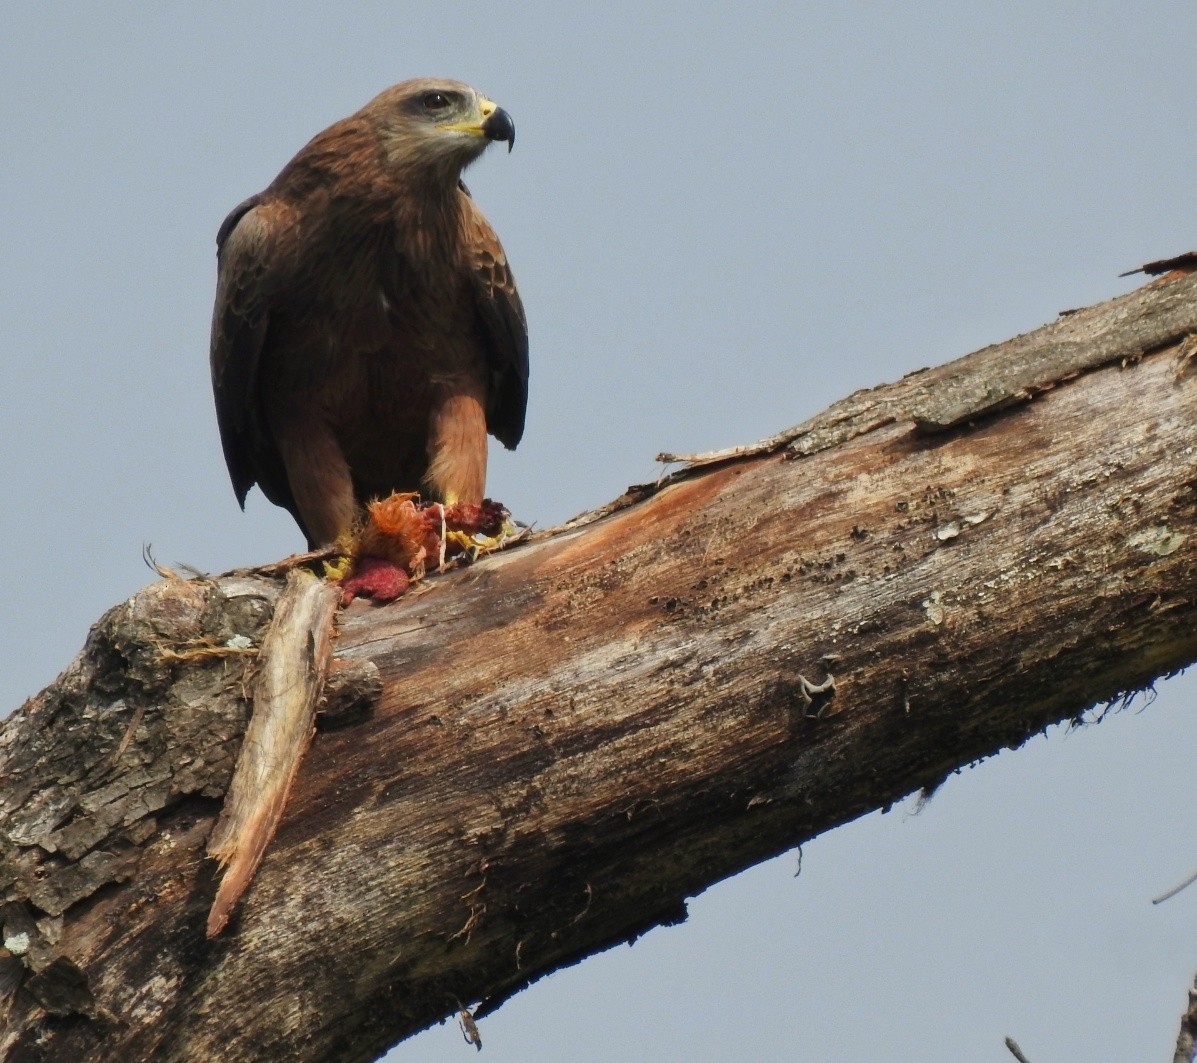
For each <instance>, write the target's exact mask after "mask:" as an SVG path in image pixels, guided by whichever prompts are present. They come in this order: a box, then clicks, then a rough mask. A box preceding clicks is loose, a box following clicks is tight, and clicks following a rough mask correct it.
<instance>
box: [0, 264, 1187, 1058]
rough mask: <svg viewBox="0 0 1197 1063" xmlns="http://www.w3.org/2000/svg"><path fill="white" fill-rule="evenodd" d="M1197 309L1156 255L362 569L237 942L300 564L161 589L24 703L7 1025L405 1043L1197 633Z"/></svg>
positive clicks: (308, 1043)
mask: <svg viewBox="0 0 1197 1063" xmlns="http://www.w3.org/2000/svg"><path fill="white" fill-rule="evenodd" d="M1192 334H1197V280H1195V279H1194V278H1191V277H1182V278H1175V277H1169V278H1164V279H1162V280H1160V281H1156V282H1154V283H1153V284H1151V285H1148V286H1147V287H1146V288H1143V289H1140V290H1139V291H1137V292H1134V293H1131V294H1130V295H1127V296H1124V297H1121V298H1119V299H1116V300H1112V301H1111V302H1109V303H1105V304H1102V305H1100V306H1098V307H1094V308H1091V309H1088V310H1084V311H1079V312H1076V313H1073V314H1069V315H1068V316H1066V317H1063V318H1062V319H1061V320H1059V321H1057V322H1055V323H1054V324H1052V325H1049V326H1047V327H1045V328H1043V329H1040V330H1038V331H1037V332H1034V333H1031V334H1029V335H1026V336H1022V337H1019V338H1017V339H1015V340H1012V341H1010V342H1009V343H1007V344H1002V345H999V346H996V347H991V348H987V349H986V350H983V351H980V352H977V353H976V354H973V355H970V356H968V357H967V358H964V359H961V360H960V361H958V362H955V363H952V364H950V365H948V366H943V367H940V368H938V369H933V370H926V371H922V372H920V373H917V374H913V375H912V376H909V377H907V378H905V379H904V380H902V381H899V382H898V383H896V384H893V385H889V386H886V387H882V388H877V389H874V390H871V391H866V392H861V393H858V394H856V395H853V396H851V397H849V398H848V399H845V400H844V401H842V402H840V403H837V404H836V405H835V406H833V407H831V408H830V409H829V410H828V411H826V412H825V413H824V414H823V415H821V416H820V417H818V418H815V419H813V420H812V421H810V422H807V423H806V424H804V425H801V426H799V427H798V428H796V429H792V430H790V431H789V432H786V433H781V434H779V435H778V436H775V437H773V438H772V439H770V440H767V441H764V442H763V443H762V444H761V445H758V446H755V447H750V448H744V449H742V450H739V451H737V452H735V453H730V454H727V453H724V454H718V455H714V456H710V457H708V458H704V459H702V460H700V461H699V462H697V463H695V464H694V465H692V466H687V467H686V468H683V469H681V470H678V471H677V472H675V473H673V474H672V475H670V476H667V477H665V478H664V479H663V480H662V482H661V483H659V484H656V485H647V486H644V487H640V488H635V489H632V490H630V491H629V492H628V493H627V494H626V495H625V496H623V498H621V499H618V500H616V501H615V502H613V503H612V504H610V505H609V506H607V507H604V508H603V509H602V510H599V511H596V512H595V513H593V514H589V515H586V516H584V517H583V518H579V519H578V520H575V521H573V522H571V523H570V524H569V525H566V526H565V528H563V529H559V530H557V531H556V532H554V533H546V534H542V535H540V536H537V537H534V539H533V541H532V542H531V543H529V544H527V545H523V546H520V547H519V548H517V549H513V550H510V551H507V552H504V553H503V554H500V555H498V556H495V557H491V558H487V559H485V560H483V561H482V562H480V563H478V564H477V565H475V566H474V567H472V568H467V569H464V570H460V571H457V572H453V573H449V574H448V575H446V576H443V577H440V578H436V579H432V580H429V581H427V582H426V583H423V584H421V585H418V587H417V588H416V589H415V590H414V591H413V592H412V593H410V594H409V595H408V596H407V597H406V598H404V599H402V600H401V601H400V602H398V603H396V604H395V605H393V606H389V607H387V608H384V609H375V608H371V607H369V606H364V605H354V606H353V607H351V608H349V609H348V610H346V611H345V612H343V613H342V614H341V617H340V624H339V633H338V636H337V639H336V641H335V643H334V662H333V671H332V672H330V675H337V674H340V673H344V674H347V675H355V674H356V675H358V676H359V679H360V681H358V682H352V683H348V684H342V685H341V686H340V687H339V689H338V691H337V692H335V693H334V696H333V699H332V700H333V701H334V702H335V703H336V707H337V709H338V716H337V722H338V725H339V726H338V727H337V728H336V729H335V730H334V729H325V730H324V731H323V732H322V733H319V734H318V735H317V737H316V739H315V741H314V742H313V744H312V746H311V749H310V750H309V752H308V754H307V758H306V760H305V761H304V762H303V764H302V766H301V767H300V770H299V773H298V777H297V778H296V779H295V782H294V786H293V789H292V792H291V796H290V799H289V802H288V805H287V808H286V810H285V812H284V815H283V820H282V823H281V826H280V828H279V832H278V835H277V837H276V838H275V840H274V842H273V844H272V845H271V847H270V848H269V849H268V850H267V851H266V854H265V858H264V859H263V861H262V863H261V866H260V867H259V869H258V872H257V876H256V878H255V879H254V880H253V882H252V883H251V885H250V887H249V889H248V891H247V892H246V894H245V896H244V898H243V899H242V901H241V903H240V905H239V907H238V909H237V911H236V912H235V913H234V915H233V917H232V919H231V921H230V923H229V926H228V929H227V930H226V931H225V932H224V935H223V936H221V937H220V938H217V939H215V940H213V941H207V940H205V937H204V925H205V919H206V916H207V911H208V907H209V905H210V904H211V901H212V897H213V895H214V893H215V889H216V882H215V876H214V873H213V867H212V864H211V862H210V861H207V860H205V859H204V851H205V843H206V841H207V839H208V836H209V833H210V832H211V829H212V826H213V823H214V821H215V819H216V816H217V815H218V813H219V809H220V802H219V800H218V799H219V798H221V797H222V796H223V795H224V793H225V791H226V790H227V788H228V786H229V780H230V777H231V774H232V766H233V762H234V759H235V757H236V754H237V750H238V748H239V745H240V741H241V736H242V733H243V731H244V728H245V721H246V708H245V704H246V690H247V688H248V684H249V683H250V681H251V671H252V663H251V662H252V659H251V658H249V657H247V656H246V655H245V654H243V653H237V652H234V649H235V647H238V646H242V645H244V642H245V640H246V639H248V640H250V642H251V643H252V644H255V645H256V644H260V642H261V639H262V637H263V634H264V631H265V626H266V624H267V622H268V620H269V615H270V612H271V609H272V606H273V603H274V601H275V599H276V598H277V596H278V588H279V584H278V582H277V581H275V580H273V579H269V578H264V577H261V576H254V575H250V574H245V573H241V574H233V575H230V576H225V577H221V578H219V579H211V580H209V579H194V580H188V581H185V580H179V579H174V580H166V581H163V582H160V583H157V584H154V585H153V586H151V587H149V588H147V589H146V590H144V591H142V592H141V593H140V594H138V595H136V596H135V597H134V598H133V599H131V600H130V601H129V602H126V603H124V604H123V605H121V606H118V607H117V608H115V609H114V610H112V611H111V612H110V613H109V614H107V616H105V617H104V618H103V619H102V620H101V621H100V622H99V623H98V624H97V625H96V627H95V628H94V629H93V631H92V634H91V635H90V637H89V639H88V643H87V645H86V646H85V648H84V650H83V652H82V653H81V654H80V656H79V657H78V658H77V659H76V661H75V662H74V663H73V664H72V665H71V667H70V668H69V669H68V670H67V672H66V673H64V675H63V676H62V677H61V678H60V679H59V680H58V681H57V682H56V683H55V684H54V685H53V686H51V687H50V688H48V689H47V690H46V691H44V692H43V693H42V694H40V695H39V696H38V697H36V698H34V699H32V700H31V701H30V702H28V703H27V704H26V705H25V706H24V707H23V708H22V710H21V711H20V712H18V713H17V714H15V715H14V716H13V717H12V718H11V719H10V720H9V721H8V722H7V723H6V724H5V725H4V728H3V730H2V731H0V779H3V780H4V783H3V789H0V824H3V826H0V889H2V890H3V891H4V900H5V902H6V907H5V908H4V909H3V911H2V913H0V918H2V919H3V922H4V940H5V942H6V945H7V953H0V1012H4V1011H6V1012H7V1023H6V1025H5V1026H4V1027H3V1028H2V1029H0V1059H3V1060H18V1059H28V1058H32V1057H33V1055H34V1054H35V1053H36V1052H38V1051H49V1052H50V1053H51V1054H53V1053H58V1054H59V1055H61V1056H63V1057H66V1056H67V1055H68V1054H70V1055H71V1056H73V1057H74V1058H77V1059H79V1060H88V1061H90V1060H109V1059H112V1060H116V1059H131V1058H150V1057H153V1058H155V1059H162V1060H186V1059H197V1058H222V1059H225V1060H234V1061H235V1060H248V1059H295V1060H330V1059H337V1060H359V1059H369V1058H372V1057H373V1056H374V1055H376V1054H377V1053H379V1052H381V1051H382V1050H383V1049H384V1048H386V1047H387V1046H388V1045H390V1044H392V1043H393V1042H394V1041H396V1040H397V1039H399V1038H401V1037H403V1036H406V1035H407V1034H409V1033H412V1032H414V1031H416V1030H419V1029H421V1028H423V1027H425V1026H427V1025H429V1024H430V1023H432V1022H434V1021H436V1020H437V1019H439V1018H441V1017H442V1016H445V1015H448V1014H453V1013H457V1012H459V1010H460V1008H461V1004H463V1003H470V1002H474V1001H483V1002H484V1003H483V1005H482V1007H481V1008H480V1009H479V1014H484V1013H485V1012H486V1011H487V1010H489V1009H491V1008H493V1007H494V1006H496V1005H497V1004H498V1003H500V1002H501V1001H502V1000H504V999H505V998H506V997H507V996H509V995H510V994H511V993H513V992H515V991H517V990H518V989H519V988H521V987H522V986H524V985H526V984H527V983H528V982H530V981H531V980H533V979H535V978H537V977H540V976H541V975H543V974H545V973H547V972H549V971H551V970H554V969H556V968H558V967H560V966H562V965H564V964H568V963H572V962H575V961H576V960H578V959H580V958H582V957H584V956H586V955H588V954H590V953H592V952H594V951H597V950H599V949H602V948H605V947H607V946H609V945H611V944H612V943H615V942H619V941H625V940H628V939H630V938H633V937H635V936H636V935H638V934H640V933H643V932H644V930H646V929H647V928H649V927H651V926H654V925H657V924H661V923H670V922H677V921H679V920H681V919H683V918H684V916H685V904H684V898H686V897H687V896H690V895H692V894H694V893H696V892H698V891H700V890H702V889H704V888H705V887H706V886H708V885H710V884H711V883H713V882H715V881H717V880H719V879H721V878H724V877H726V876H728V875H731V874H734V873H735V872H736V871H738V870H740V869H742V868H744V867H747V866H749V865H750V864H753V863H755V862H757V861H759V860H762V859H765V858H767V857H769V856H772V855H774V854H776V853H778V852H781V851H784V850H785V849H788V848H791V847H793V846H795V845H798V844H800V843H801V842H802V841H804V840H806V839H808V838H811V837H813V836H814V835H816V834H819V833H820V832H822V831H825V830H828V829H830V828H832V827H834V826H836V825H838V824H840V823H844V822H846V821H848V820H850V819H853V818H855V817H856V816H858V815H861V814H863V813H865V812H867V811H870V810H872V809H875V808H878V807H884V806H887V805H888V804H890V803H892V802H894V801H896V800H898V799H900V798H901V797H902V796H903V795H905V794H907V793H909V792H911V791H912V790H916V789H918V788H925V789H931V788H934V787H935V786H937V785H938V784H939V782H940V781H941V780H942V779H943V778H944V777H945V775H947V774H949V773H951V772H952V771H955V770H956V769H958V768H959V767H960V766H962V765H965V764H968V763H970V762H971V761H974V760H976V759H977V758H980V757H984V756H987V755H989V754H992V753H994V752H996V751H997V750H999V749H1002V748H1004V747H1007V746H1017V745H1019V744H1021V743H1022V742H1023V741H1025V740H1026V739H1027V738H1028V737H1029V736H1031V735H1033V734H1035V733H1037V732H1039V731H1041V730H1042V729H1043V728H1044V727H1046V726H1048V725H1049V724H1051V723H1053V722H1056V721H1061V720H1069V719H1074V718H1077V717H1079V716H1080V715H1081V714H1082V713H1084V712H1085V710H1086V709H1088V708H1089V707H1090V706H1092V705H1094V704H1102V703H1110V702H1114V701H1118V700H1119V699H1121V698H1124V697H1126V696H1128V694H1129V692H1132V691H1134V690H1136V689H1139V688H1141V687H1143V686H1144V685H1146V684H1149V683H1150V682H1151V680H1152V679H1153V678H1154V677H1156V676H1159V675H1162V674H1165V673H1168V672H1170V671H1173V670H1176V669H1178V668H1180V667H1182V666H1184V665H1185V664H1187V663H1189V662H1191V661H1193V660H1194V659H1195V658H1197V623H1195V622H1194V621H1195V619H1197V593H1195V590H1197V535H1195V534H1194V532H1195V531H1197V528H1195V520H1197V470H1195V461H1194V455H1197V419H1195V418H1194V417H1193V416H1192V410H1193V399H1194V390H1195V389H1197V382H1194V380H1193V376H1192V374H1191V373H1190V372H1189V361H1190V352H1191V346H1190V342H1189V337H1190V335H1192ZM372 667H373V668H376V669H377V677H372V676H371V674H370V669H371V668H372ZM362 676H365V677H366V678H364V679H361V677H362ZM832 678H833V679H834V684H831V683H828V680H829V679H832ZM372 684H373V686H372ZM379 691H380V692H379Z"/></svg>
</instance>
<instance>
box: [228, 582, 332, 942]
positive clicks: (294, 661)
mask: <svg viewBox="0 0 1197 1063" xmlns="http://www.w3.org/2000/svg"><path fill="white" fill-rule="evenodd" d="M338 598H339V593H338V591H337V588H336V587H335V586H334V585H332V584H329V583H324V582H322V581H321V580H318V579H317V578H316V577H315V576H314V575H312V574H311V573H310V572H308V571H306V570H304V569H295V570H293V571H292V572H291V573H290V574H289V575H288V576H287V585H286V588H285V589H284V591H283V595H282V597H281V598H280V599H279V601H278V603H277V605H276V606H275V609H274V618H273V620H271V622H270V630H269V631H267V632H266V637H265V638H264V639H263V640H262V646H261V650H260V652H259V653H258V662H257V677H256V679H255V681H254V695H253V714H252V716H251V717H250V721H249V726H248V727H247V728H246V731H245V740H244V741H243V742H242V744H241V753H240V755H239V756H238V758H237V767H236V770H235V771H234V772H233V779H232V782H231V783H230V784H229V792H228V794H227V796H226V797H225V802H224V807H223V808H222V809H221V812H220V818H219V819H218V820H217V821H216V826H215V827H214V828H213V830H212V836H211V837H210V838H209V839H208V855H209V856H211V857H212V858H213V859H215V860H216V862H217V863H218V864H219V865H220V867H221V868H222V869H223V870H224V877H223V878H222V879H221V880H220V888H219V889H218V890H217V891H216V899H215V900H214V901H213V902H212V909H211V911H210V912H209V913H208V923H207V936H208V937H210V938H212V937H216V935H217V934H219V933H220V932H221V931H222V930H223V929H224V927H225V924H227V923H228V921H229V916H230V915H231V914H232V911H233V908H234V906H235V905H236V904H237V901H239V900H240V899H241V894H242V893H244V892H245V889H246V887H247V886H248V885H249V883H250V880H251V879H252V878H253V874H254V872H255V871H256V870H257V868H258V864H259V863H261V861H262V856H263V855H264V854H265V852H266V846H267V845H269V844H270V839H271V838H273V837H274V832H275V831H276V830H277V829H278V821H279V817H280V816H282V814H283V808H284V806H285V805H286V802H287V795H288V794H289V793H290V792H291V784H292V783H293V782H294V781H295V773H296V772H297V771H298V770H299V764H300V762H301V761H302V760H303V755H304V753H305V752H307V748H308V743H309V742H310V741H311V740H312V735H313V734H314V733H315V730H316V705H317V703H318V702H319V700H320V697H321V694H322V692H323V690H324V679H325V676H326V675H327V673H328V662H329V659H330V658H331V657H332V624H333V613H334V611H335V610H336V607H337V600H338Z"/></svg>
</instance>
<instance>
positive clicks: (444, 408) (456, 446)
mask: <svg viewBox="0 0 1197 1063" xmlns="http://www.w3.org/2000/svg"><path fill="white" fill-rule="evenodd" d="M424 483H425V484H426V485H427V486H428V488H429V494H430V495H431V496H432V497H433V498H438V499H440V500H441V501H442V502H444V503H445V504H446V505H452V504H454V503H456V502H472V503H474V504H475V505H477V504H478V503H480V502H481V501H482V495H483V493H484V492H485V490H486V404H485V402H484V401H483V398H482V396H481V395H480V394H474V393H473V392H471V391H464V392H458V393H455V394H451V395H449V396H448V397H447V398H445V399H444V401H443V402H441V403H440V404H439V405H438V406H437V407H436V408H435V409H434V410H433V412H432V417H431V418H430V422H429V433H428V472H427V473H425V474H424Z"/></svg>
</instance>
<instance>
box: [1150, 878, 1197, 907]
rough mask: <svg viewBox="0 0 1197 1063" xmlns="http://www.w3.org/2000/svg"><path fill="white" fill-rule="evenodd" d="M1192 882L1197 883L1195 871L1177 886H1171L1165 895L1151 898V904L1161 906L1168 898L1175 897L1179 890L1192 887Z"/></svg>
mask: <svg viewBox="0 0 1197 1063" xmlns="http://www.w3.org/2000/svg"><path fill="white" fill-rule="evenodd" d="M1194 882H1197V871H1194V872H1193V873H1192V874H1191V875H1190V876H1189V877H1188V878H1187V879H1185V880H1184V882H1182V883H1181V884H1180V885H1179V886H1173V887H1172V888H1171V889H1170V890H1168V891H1167V892H1166V893H1161V894H1160V895H1159V896H1158V897H1152V898H1151V903H1152V904H1163V903H1164V901H1166V900H1168V898H1169V897H1175V896H1176V895H1177V894H1178V893H1179V892H1180V891H1181V890H1183V889H1187V888H1188V887H1189V886H1191V885H1193V883H1194Z"/></svg>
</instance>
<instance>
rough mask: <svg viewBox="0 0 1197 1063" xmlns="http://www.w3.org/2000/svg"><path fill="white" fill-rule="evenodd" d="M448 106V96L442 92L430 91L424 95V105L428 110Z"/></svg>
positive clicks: (441, 108) (441, 109) (438, 109)
mask: <svg viewBox="0 0 1197 1063" xmlns="http://www.w3.org/2000/svg"><path fill="white" fill-rule="evenodd" d="M448 106H449V97H448V96H446V95H445V94H444V93H443V92H430V93H428V95H426V96H425V97H424V107H425V109H426V110H429V111H443V110H444V109H445V108H446V107H448Z"/></svg>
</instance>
